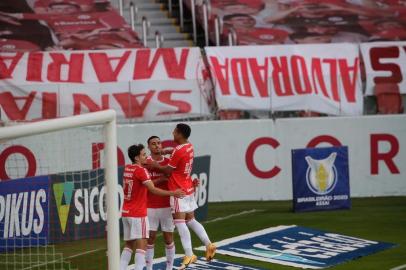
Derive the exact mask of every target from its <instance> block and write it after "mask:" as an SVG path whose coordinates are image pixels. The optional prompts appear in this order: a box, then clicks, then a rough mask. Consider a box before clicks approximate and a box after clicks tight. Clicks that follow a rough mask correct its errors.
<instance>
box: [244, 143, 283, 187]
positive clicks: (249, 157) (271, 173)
mask: <svg viewBox="0 0 406 270" xmlns="http://www.w3.org/2000/svg"><path fill="white" fill-rule="evenodd" d="M261 145H270V146H271V147H272V148H274V149H276V148H278V146H279V142H278V141H277V140H275V139H274V138H271V137H261V138H258V139H256V140H254V141H253V142H252V143H251V144H250V145H249V146H248V148H247V151H246V153H245V163H246V164H247V168H248V170H249V171H250V172H251V173H252V174H253V175H254V176H256V177H258V178H262V179H269V178H272V177H275V176H276V175H277V174H278V173H279V172H280V171H281V168H279V167H278V166H274V167H273V168H272V169H270V170H268V171H261V170H259V169H258V167H257V166H256V165H255V162H254V154H255V151H256V150H257V148H258V147H259V146H261Z"/></svg>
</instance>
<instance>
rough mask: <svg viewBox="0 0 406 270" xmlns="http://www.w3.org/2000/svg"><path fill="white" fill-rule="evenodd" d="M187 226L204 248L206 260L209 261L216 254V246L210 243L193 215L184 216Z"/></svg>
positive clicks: (191, 213)
mask: <svg viewBox="0 0 406 270" xmlns="http://www.w3.org/2000/svg"><path fill="white" fill-rule="evenodd" d="M186 224H187V226H188V227H189V228H190V229H191V230H192V231H193V232H194V233H195V234H196V235H197V236H198V237H199V239H200V241H202V243H203V244H204V245H205V246H206V260H208V261H210V260H212V259H213V257H214V255H215V254H216V246H215V245H214V244H213V243H212V242H211V241H210V238H209V236H208V235H207V232H206V230H205V229H204V227H203V225H202V224H201V223H200V222H198V221H197V220H196V219H195V213H194V212H190V213H187V214H186Z"/></svg>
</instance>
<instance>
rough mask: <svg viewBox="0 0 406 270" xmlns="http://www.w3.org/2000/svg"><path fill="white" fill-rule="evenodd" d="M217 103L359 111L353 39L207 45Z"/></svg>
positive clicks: (359, 90) (231, 106) (340, 112)
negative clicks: (350, 42)
mask: <svg viewBox="0 0 406 270" xmlns="http://www.w3.org/2000/svg"><path fill="white" fill-rule="evenodd" d="M205 50H206V54H207V58H208V62H209V65H210V70H211V74H212V77H213V80H214V83H215V96H216V100H217V104H218V106H219V108H220V109H225V110H227V109H237V110H263V111H293V110H310V111H315V112H320V113H326V114H329V115H348V116H350V115H352V116H354V115H362V110H363V95H362V83H361V79H360V66H359V48H358V46H357V45H356V44H323V45H321V44H320V45H314V44H312V45H303V44H302V45H272V46H261V47H257V46H244V47H206V48H205Z"/></svg>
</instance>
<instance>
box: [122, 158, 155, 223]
mask: <svg viewBox="0 0 406 270" xmlns="http://www.w3.org/2000/svg"><path fill="white" fill-rule="evenodd" d="M148 181H151V176H150V175H149V173H148V171H147V169H145V168H143V167H141V166H140V165H137V164H131V165H126V166H125V168H124V174H123V185H124V188H123V189H124V205H123V211H122V216H123V217H146V216H147V194H148V189H147V188H146V187H145V185H144V184H145V183H146V182H148Z"/></svg>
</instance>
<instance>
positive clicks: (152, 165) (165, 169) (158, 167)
mask: <svg viewBox="0 0 406 270" xmlns="http://www.w3.org/2000/svg"><path fill="white" fill-rule="evenodd" d="M144 167H145V168H147V169H148V170H150V169H155V170H158V171H161V172H163V173H164V174H166V175H170V174H171V173H172V171H173V170H174V169H175V168H173V167H171V166H169V165H166V166H161V165H159V164H158V162H156V161H153V162H151V163H148V164H145V165H144Z"/></svg>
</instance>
